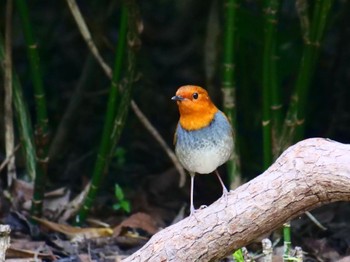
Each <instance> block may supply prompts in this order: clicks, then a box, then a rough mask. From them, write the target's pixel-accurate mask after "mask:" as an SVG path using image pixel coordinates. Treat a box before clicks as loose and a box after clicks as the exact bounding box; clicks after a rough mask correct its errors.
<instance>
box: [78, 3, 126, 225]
mask: <svg viewBox="0 0 350 262" xmlns="http://www.w3.org/2000/svg"><path fill="white" fill-rule="evenodd" d="M127 19H128V10H127V7H126V5H125V4H123V5H122V10H121V15H120V25H119V39H118V44H117V49H116V57H115V63H114V69H113V77H112V80H111V86H110V89H109V95H108V104H107V111H106V116H105V122H104V127H103V132H102V137H101V142H100V146H99V149H98V153H97V157H96V161H95V166H94V169H93V173H92V181H91V187H90V190H89V192H88V194H87V196H86V199H85V201H84V204H83V206H82V208H81V209H80V211H79V214H78V216H77V217H76V223H82V222H84V221H85V219H86V216H87V214H88V212H89V210H90V208H91V206H92V203H93V201H94V199H95V197H96V194H97V190H98V189H99V187H100V185H101V182H102V176H103V173H104V172H105V171H106V168H107V166H106V164H107V158H108V155H109V152H110V149H111V145H112V144H113V141H112V140H111V135H112V131H113V126H114V119H115V116H116V109H117V99H118V97H119V92H118V84H119V82H120V77H121V70H122V65H123V58H124V52H125V45H126V33H127ZM119 101H121V100H120V99H119Z"/></svg>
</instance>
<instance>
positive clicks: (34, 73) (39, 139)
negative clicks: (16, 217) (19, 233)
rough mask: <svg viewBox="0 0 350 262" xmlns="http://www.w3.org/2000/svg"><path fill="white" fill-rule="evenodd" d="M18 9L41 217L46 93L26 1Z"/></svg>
mask: <svg viewBox="0 0 350 262" xmlns="http://www.w3.org/2000/svg"><path fill="white" fill-rule="evenodd" d="M16 4H17V9H18V12H19V16H20V19H21V22H22V27H23V32H24V37H25V41H26V44H27V54H28V59H29V63H30V71H31V77H32V81H33V87H34V98H35V107H36V115H37V120H36V121H37V124H36V128H35V141H36V149H37V150H36V153H37V154H36V155H37V161H38V169H37V173H36V174H37V176H36V177H35V180H34V196H33V204H32V211H31V212H32V214H33V215H36V216H39V215H40V214H41V211H42V201H43V197H44V189H45V182H46V170H47V163H48V132H49V128H48V115H47V107H46V96H45V92H44V87H43V82H42V74H41V70H40V61H39V53H38V45H37V43H36V41H35V39H34V34H33V30H32V26H31V22H30V16H29V10H28V6H27V2H26V1H25V0H16Z"/></svg>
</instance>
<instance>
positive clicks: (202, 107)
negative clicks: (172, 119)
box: [171, 85, 218, 130]
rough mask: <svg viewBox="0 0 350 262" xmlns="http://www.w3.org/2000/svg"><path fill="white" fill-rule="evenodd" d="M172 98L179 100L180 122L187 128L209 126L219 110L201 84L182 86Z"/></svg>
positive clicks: (193, 128)
mask: <svg viewBox="0 0 350 262" xmlns="http://www.w3.org/2000/svg"><path fill="white" fill-rule="evenodd" d="M171 99H172V100H174V101H176V102H177V105H178V107H179V112H180V124H181V126H182V128H184V129H186V130H198V129H201V128H203V127H206V126H208V125H209V124H210V122H211V121H212V120H213V118H214V116H215V113H216V112H217V111H218V109H217V107H216V106H215V105H214V104H213V102H212V101H211V100H210V97H209V95H208V92H207V91H206V90H205V89H203V88H201V87H199V86H192V85H187V86H182V87H180V88H179V89H178V90H177V92H176V95H175V96H173V97H172V98H171Z"/></svg>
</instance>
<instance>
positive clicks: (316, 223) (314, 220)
mask: <svg viewBox="0 0 350 262" xmlns="http://www.w3.org/2000/svg"><path fill="white" fill-rule="evenodd" d="M305 214H306V215H307V217H308V218H309V219H310V220H311V221H312V222H314V223H315V225H316V226H318V227H319V228H321V229H322V230H323V231H326V230H327V228H326V227H325V226H324V225H322V224H321V223H320V222H319V221H318V220H317V219H316V217H314V216H313V215H312V214H311V213H310V212H305Z"/></svg>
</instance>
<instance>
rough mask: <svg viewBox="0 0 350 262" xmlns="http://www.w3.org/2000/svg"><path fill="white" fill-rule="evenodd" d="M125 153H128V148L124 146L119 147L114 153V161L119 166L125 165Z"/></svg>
mask: <svg viewBox="0 0 350 262" xmlns="http://www.w3.org/2000/svg"><path fill="white" fill-rule="evenodd" d="M125 154H126V150H125V148H123V147H117V148H116V149H115V150H114V155H113V160H114V163H115V164H116V165H117V167H119V168H121V167H123V166H124V165H125V161H126V158H125Z"/></svg>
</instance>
